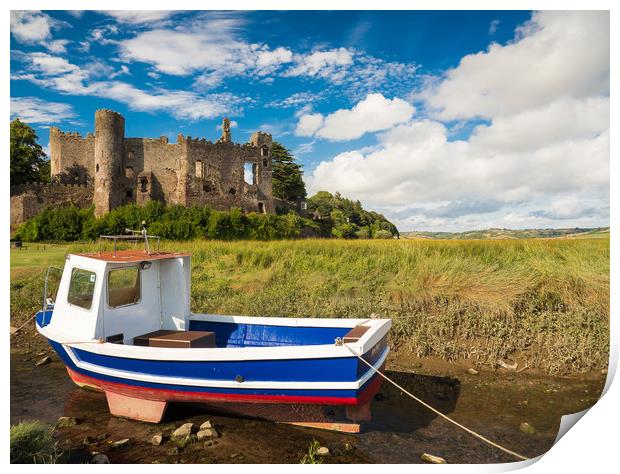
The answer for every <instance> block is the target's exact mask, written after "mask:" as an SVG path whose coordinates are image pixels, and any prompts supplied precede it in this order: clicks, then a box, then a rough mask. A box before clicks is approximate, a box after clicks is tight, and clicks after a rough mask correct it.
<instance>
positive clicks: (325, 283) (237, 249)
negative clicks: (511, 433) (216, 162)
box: [11, 238, 610, 374]
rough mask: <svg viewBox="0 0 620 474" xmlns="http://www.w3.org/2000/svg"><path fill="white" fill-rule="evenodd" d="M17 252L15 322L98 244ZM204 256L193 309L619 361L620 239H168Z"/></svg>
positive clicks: (445, 345)
mask: <svg viewBox="0 0 620 474" xmlns="http://www.w3.org/2000/svg"><path fill="white" fill-rule="evenodd" d="M39 247H40V249H39V250H38V251H37V250H36V244H35V245H34V246H30V248H29V249H28V250H25V251H24V250H22V251H17V250H12V251H11V317H12V323H11V324H12V325H14V326H16V325H18V324H19V323H20V321H24V320H25V319H26V318H27V317H28V316H29V315H31V314H32V312H33V311H34V310H35V308H36V307H37V305H38V304H39V301H40V294H41V287H42V280H43V276H42V275H43V270H44V268H45V266H46V265H48V264H55V265H57V266H60V267H62V265H63V261H64V257H63V255H64V253H65V252H66V251H77V250H89V251H92V250H93V249H94V248H95V246H94V245H93V244H76V245H71V246H60V245H56V246H47V247H46V250H45V251H43V250H41V248H42V246H41V244H39ZM162 247H163V248H166V249H170V250H175V251H188V252H191V253H192V255H193V260H192V265H193V266H192V310H193V311H195V312H216V313H223V314H247V315H263V316H300V317H302V316H315V317H338V318H347V317H361V318H363V317H370V315H371V314H373V313H374V314H379V315H382V316H386V317H390V318H392V319H393V323H394V325H393V330H392V333H391V335H392V341H391V344H392V346H393V347H394V348H396V349H397V350H398V351H399V352H401V353H407V354H409V353H410V354H413V355H415V356H417V357H425V356H430V357H438V358H441V359H443V360H447V361H456V360H462V359H469V360H471V361H472V364H476V365H477V366H484V367H493V366H496V365H497V364H498V361H499V360H504V361H508V362H510V360H513V361H516V362H518V363H519V367H526V368H535V369H542V370H544V371H545V372H547V373H550V374H569V373H573V374H574V373H579V372H584V371H588V370H594V369H601V368H606V367H607V359H608V350H609V304H610V303H609V291H610V286H609V239H608V238H607V239H605V238H592V239H585V238H580V239H522V240H477V241H476V240H472V241H466V240H444V241H441V240H422V239H419V240H400V241H398V240H396V241H395V240H389V241H345V240H302V241H274V242H254V241H240V242H220V241H194V242H166V243H162Z"/></svg>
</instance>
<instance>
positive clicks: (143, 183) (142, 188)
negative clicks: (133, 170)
mask: <svg viewBox="0 0 620 474" xmlns="http://www.w3.org/2000/svg"><path fill="white" fill-rule="evenodd" d="M148 185H149V180H148V178H147V177H146V176H142V178H140V192H141V193H145V192H147V186H148Z"/></svg>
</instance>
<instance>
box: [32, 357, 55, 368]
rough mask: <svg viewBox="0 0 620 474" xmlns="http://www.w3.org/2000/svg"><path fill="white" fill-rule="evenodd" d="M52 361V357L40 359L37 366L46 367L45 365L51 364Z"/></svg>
mask: <svg viewBox="0 0 620 474" xmlns="http://www.w3.org/2000/svg"><path fill="white" fill-rule="evenodd" d="M51 361H52V358H51V357H50V356H45V357H43V359H39V360H38V361H37V363H36V364H34V365H36V366H40V365H45V364H49V363H50V362H51Z"/></svg>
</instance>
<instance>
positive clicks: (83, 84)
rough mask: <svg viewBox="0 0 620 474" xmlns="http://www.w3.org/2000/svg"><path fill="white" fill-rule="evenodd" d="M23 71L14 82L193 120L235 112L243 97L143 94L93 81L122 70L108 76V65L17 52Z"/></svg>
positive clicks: (171, 92)
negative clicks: (17, 81) (103, 99)
mask: <svg viewBox="0 0 620 474" xmlns="http://www.w3.org/2000/svg"><path fill="white" fill-rule="evenodd" d="M16 57H18V58H19V59H20V60H21V61H22V62H25V63H26V64H27V65H26V68H25V69H26V72H25V73H20V74H13V75H12V76H11V78H12V79H14V80H27V81H30V82H32V83H34V84H37V85H39V86H41V87H45V88H48V89H52V90H54V91H56V92H60V93H63V94H71V95H83V96H86V95H88V96H96V97H103V98H107V99H112V100H116V101H118V102H121V103H124V104H127V105H128V106H129V107H130V108H131V109H133V110H140V111H148V112H153V111H168V112H170V113H171V114H173V115H174V116H176V117H178V118H185V119H191V120H197V119H201V118H213V117H218V116H222V115H225V114H232V113H237V112H238V111H239V107H240V105H241V104H242V103H243V102H244V100H245V99H244V98H240V97H236V96H234V95H233V94H228V93H223V94H198V93H195V92H191V91H175V90H167V89H156V90H153V91H145V90H142V89H138V88H137V87H136V86H133V85H131V84H128V83H126V82H121V81H118V80H106V81H97V80H94V79H95V78H97V77H101V76H103V75H106V77H108V78H111V77H114V76H116V75H118V74H120V73H123V72H124V71H123V70H122V68H121V71H119V72H116V73H111V72H110V71H113V69H112V68H110V67H109V66H107V65H105V64H102V63H98V62H95V63H91V64H88V65H86V66H85V67H84V68H80V67H79V66H76V65H75V64H71V63H69V62H68V61H67V60H65V59H64V58H59V57H55V56H51V55H49V54H46V53H30V54H25V53H20V54H19V55H16Z"/></svg>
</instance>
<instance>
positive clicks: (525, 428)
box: [519, 421, 536, 435]
mask: <svg viewBox="0 0 620 474" xmlns="http://www.w3.org/2000/svg"><path fill="white" fill-rule="evenodd" d="M519 429H520V430H521V431H522V432H523V433H525V434H529V435H533V434H534V433H536V428H534V427H533V426H532V425H530V424H529V423H528V422H527V421H524V422H523V423H521V424H520V425H519Z"/></svg>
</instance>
